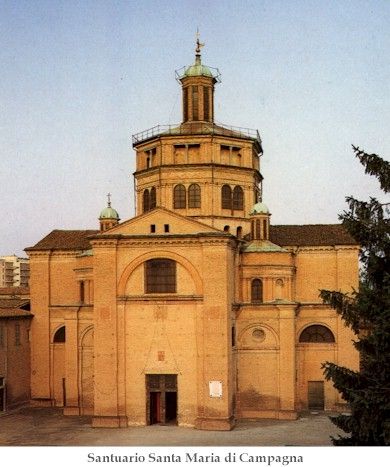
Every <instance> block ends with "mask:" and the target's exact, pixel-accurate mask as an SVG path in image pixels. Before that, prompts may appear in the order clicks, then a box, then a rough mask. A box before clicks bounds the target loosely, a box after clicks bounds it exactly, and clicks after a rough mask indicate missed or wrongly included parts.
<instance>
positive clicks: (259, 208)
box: [249, 203, 269, 214]
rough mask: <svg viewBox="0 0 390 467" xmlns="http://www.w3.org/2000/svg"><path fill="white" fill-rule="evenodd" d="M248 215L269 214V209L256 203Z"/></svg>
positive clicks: (262, 204)
mask: <svg viewBox="0 0 390 467" xmlns="http://www.w3.org/2000/svg"><path fill="white" fill-rule="evenodd" d="M249 214H269V209H268V207H267V205H266V204H264V203H256V204H255V205H254V206H253V208H252V209H251V211H250V213H249Z"/></svg>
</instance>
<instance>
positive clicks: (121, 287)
mask: <svg viewBox="0 0 390 467" xmlns="http://www.w3.org/2000/svg"><path fill="white" fill-rule="evenodd" d="M155 258H166V259H171V260H173V261H176V262H177V263H178V264H180V265H181V266H182V267H183V268H184V269H185V270H186V271H187V272H188V274H189V275H190V276H191V278H192V280H193V282H194V286H195V291H196V294H197V295H202V294H203V283H202V279H201V276H200V274H199V272H198V271H197V269H196V268H195V266H194V265H193V264H192V263H191V262H190V261H189V260H188V259H187V258H185V257H184V256H181V255H179V254H178V253H175V252H173V251H164V250H158V251H152V252H149V253H144V254H143V255H141V256H138V258H136V259H134V260H133V261H132V262H131V263H130V264H128V265H127V266H126V268H125V269H124V271H123V272H122V274H121V277H120V279H119V283H118V294H119V295H125V294H126V285H127V281H128V280H129V278H130V276H131V275H132V273H133V272H134V271H135V269H136V268H137V267H138V266H140V265H141V264H142V263H145V262H146V261H148V260H150V259H155Z"/></svg>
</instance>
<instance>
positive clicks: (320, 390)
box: [307, 381, 325, 410]
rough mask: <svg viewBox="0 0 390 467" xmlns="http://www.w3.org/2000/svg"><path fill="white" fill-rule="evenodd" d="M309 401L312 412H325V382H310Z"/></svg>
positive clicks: (308, 389)
mask: <svg viewBox="0 0 390 467" xmlns="http://www.w3.org/2000/svg"><path fill="white" fill-rule="evenodd" d="M307 401H308V407H309V409H310V410H324V406H325V396H324V382H323V381H308V383H307Z"/></svg>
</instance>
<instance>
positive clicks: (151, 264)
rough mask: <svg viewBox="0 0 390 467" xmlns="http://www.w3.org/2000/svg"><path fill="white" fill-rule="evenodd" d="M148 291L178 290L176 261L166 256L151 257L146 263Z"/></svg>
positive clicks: (164, 291)
mask: <svg viewBox="0 0 390 467" xmlns="http://www.w3.org/2000/svg"><path fill="white" fill-rule="evenodd" d="M145 292H146V293H175V292H176V261H173V260H171V259H165V258H158V259H150V260H149V261H146V263H145Z"/></svg>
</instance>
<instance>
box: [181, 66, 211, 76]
mask: <svg viewBox="0 0 390 467" xmlns="http://www.w3.org/2000/svg"><path fill="white" fill-rule="evenodd" d="M184 76H209V77H210V78H214V75H213V73H212V72H211V70H210V68H209V67H208V66H206V65H202V64H201V63H195V64H194V65H191V66H189V67H188V68H187V69H186V71H185V72H184Z"/></svg>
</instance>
